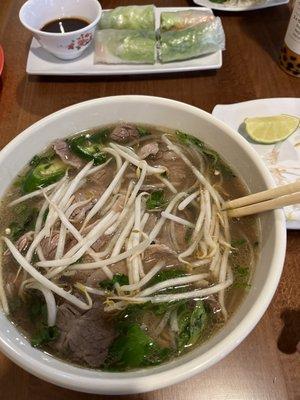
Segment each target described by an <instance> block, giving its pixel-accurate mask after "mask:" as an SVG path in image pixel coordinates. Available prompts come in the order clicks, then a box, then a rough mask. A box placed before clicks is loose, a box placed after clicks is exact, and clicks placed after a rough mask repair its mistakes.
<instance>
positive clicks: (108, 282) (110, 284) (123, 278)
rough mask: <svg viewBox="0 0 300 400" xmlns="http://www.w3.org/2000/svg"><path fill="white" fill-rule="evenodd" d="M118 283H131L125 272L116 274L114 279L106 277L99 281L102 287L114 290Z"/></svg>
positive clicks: (121, 284)
mask: <svg viewBox="0 0 300 400" xmlns="http://www.w3.org/2000/svg"><path fill="white" fill-rule="evenodd" d="M116 283H118V284H119V285H120V286H123V285H129V280H128V276H127V275H124V274H115V275H114V276H113V278H112V279H105V280H104V281H101V282H100V283H99V286H100V287H101V288H102V289H106V290H113V288H114V286H115V284H116Z"/></svg>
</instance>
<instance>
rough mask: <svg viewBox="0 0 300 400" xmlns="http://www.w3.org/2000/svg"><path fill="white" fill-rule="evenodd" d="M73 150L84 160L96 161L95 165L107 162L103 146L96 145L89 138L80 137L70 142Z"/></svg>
mask: <svg viewBox="0 0 300 400" xmlns="http://www.w3.org/2000/svg"><path fill="white" fill-rule="evenodd" d="M70 147H71V150H72V151H73V152H74V153H75V154H77V155H78V156H79V157H81V158H83V159H84V160H88V161H94V164H95V165H99V164H103V163H104V162H105V161H106V154H105V153H102V151H101V149H102V145H101V144H100V143H95V142H94V141H92V140H91V138H89V137H87V136H79V137H76V138H74V139H72V140H71V141H70Z"/></svg>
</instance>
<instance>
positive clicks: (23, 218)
mask: <svg viewBox="0 0 300 400" xmlns="http://www.w3.org/2000/svg"><path fill="white" fill-rule="evenodd" d="M14 211H15V214H17V217H16V221H13V222H11V223H10V225H9V229H10V237H11V238H12V239H13V240H14V241H16V240H18V239H19V238H20V237H21V236H22V235H23V234H24V233H26V232H28V231H31V230H33V229H34V226H35V222H36V219H37V216H38V210H37V208H30V207H29V206H27V205H25V204H23V205H22V207H21V206H17V207H15V208H14Z"/></svg>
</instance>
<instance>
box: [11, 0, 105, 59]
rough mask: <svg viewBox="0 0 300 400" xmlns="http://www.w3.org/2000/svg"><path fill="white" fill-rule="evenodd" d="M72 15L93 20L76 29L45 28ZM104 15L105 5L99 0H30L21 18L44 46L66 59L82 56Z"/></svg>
mask: <svg viewBox="0 0 300 400" xmlns="http://www.w3.org/2000/svg"><path fill="white" fill-rule="evenodd" d="M72 17H78V18H82V19H84V20H86V21H89V22H90V23H89V25H88V26H86V27H84V28H82V29H79V30H77V31H73V32H66V33H49V32H43V31H41V29H42V27H43V26H45V25H46V24H47V23H48V22H50V21H54V20H56V19H60V18H72ZM100 17H101V5H100V3H99V2H98V0H28V1H26V3H25V4H23V6H22V7H21V9H20V13H19V18H20V21H21V22H22V24H23V25H24V26H25V28H27V29H28V30H30V31H31V32H32V33H33V36H34V37H35V38H36V39H37V40H38V41H39V43H40V45H41V46H43V47H44V48H45V49H46V50H47V51H49V52H50V53H52V54H54V55H55V56H56V57H58V58H61V59H63V60H71V59H74V58H76V57H79V56H80V55H81V54H82V52H83V51H84V50H85V49H87V48H88V46H89V45H90V44H91V42H92V40H93V38H94V33H95V30H96V26H97V23H98V22H99V20H100Z"/></svg>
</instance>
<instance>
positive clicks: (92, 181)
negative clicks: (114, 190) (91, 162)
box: [74, 163, 114, 208]
mask: <svg viewBox="0 0 300 400" xmlns="http://www.w3.org/2000/svg"><path fill="white" fill-rule="evenodd" d="M113 175H114V167H113V165H112V164H111V163H110V164H108V165H106V166H105V168H103V169H100V170H99V171H96V172H95V173H94V174H92V175H90V176H89V177H88V178H87V181H86V183H85V185H83V186H82V187H81V188H79V189H78V190H77V191H76V192H75V198H74V203H77V202H78V201H83V200H90V201H91V203H89V205H90V206H91V208H92V206H93V205H94V204H95V203H96V201H97V200H98V199H99V198H100V197H101V196H102V194H103V193H104V192H105V190H106V189H107V187H108V186H109V184H110V183H111V181H112V179H113ZM83 207H85V206H83Z"/></svg>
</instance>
